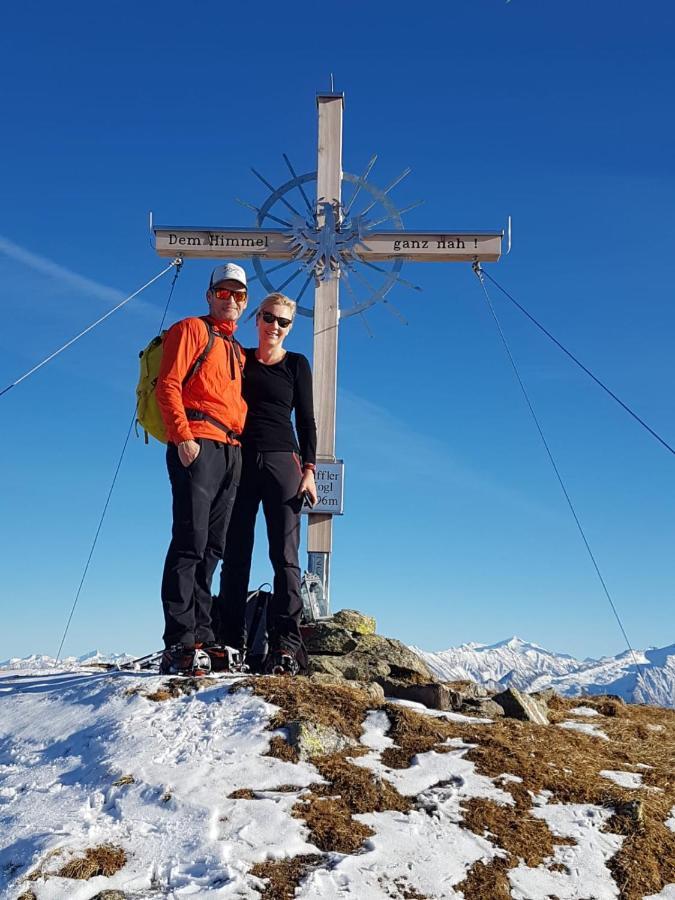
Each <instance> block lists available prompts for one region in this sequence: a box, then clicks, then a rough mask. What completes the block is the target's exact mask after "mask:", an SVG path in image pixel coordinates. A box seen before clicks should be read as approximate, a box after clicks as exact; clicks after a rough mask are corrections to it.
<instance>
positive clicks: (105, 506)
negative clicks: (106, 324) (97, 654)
mask: <svg viewBox="0 0 675 900" xmlns="http://www.w3.org/2000/svg"><path fill="white" fill-rule="evenodd" d="M171 266H175V267H176V271H175V273H174V276H173V280H172V282H171V288H170V289H169V297H168V299H167V301H166V306H165V307H164V313H163V314H162V321H161V322H160V323H159V330H158V333H159V334H161V333H162V328H163V327H164V321H165V319H166V316H167V313H168V311H169V304H170V303H171V298H172V297H173V289H174V287H175V286H176V281H177V280H178V276H179V275H180V270H181V268H182V266H183V260H182V258H181V257H176V259H174V261H173V262H172V263H171ZM171 266H169V267H168V268H167V269H165V270H164V272H168V270H169V269H170V268H171ZM164 272H162V273H160V274H162V275H163V274H164ZM158 277H159V276H158ZM153 280H154V279H153ZM151 283H152V282H148V284H151ZM146 287H147V285H146ZM129 299H130V298H129ZM111 312H114V310H111ZM137 412H138V403H137V404H136V406H135V407H134V414H133V416H132V418H131V422H130V423H129V428H128V429H127V436H126V438H125V439H124V444H123V446H122V452H121V453H120V457H119V459H118V460H117V466H116V468H115V474H114V475H113V478H112V482H111V484H110V490H109V491H108V496H107V497H106V500H105V503H104V504H103V512H102V513H101V518H100V519H99V522H98V527H97V528H96V533H95V535H94V540H93V541H92V544H91V549H90V550H89V556H88V557H87V562H86V564H85V566H84V571H83V573H82V578H81V579H80V584H79V587H78V589H77V593H76V594H75V600H74V601H73V606H72V608H71V610H70V615H69V616H68V621H67V622H66V627H65V630H64V632H63V637H62V638H61V643H60V644H59V650H58V653H57V654H56V661H57V662H58V661H59V660H60V659H61V650H62V649H63V644H64V642H65V640H66V637H67V635H68V629H69V628H70V623H71V622H72V619H73V614H74V612H75V607H76V606H77V601H78V600H79V599H80V594H81V592H82V587H83V586H84V581H85V578H86V577H87V572H88V571H89V564H90V563H91V559H92V557H93V555H94V550H95V549H96V544H97V542H98V536H99V534H100V533H101V528H102V527H103V520H104V519H105V514H106V512H107V511H108V506H109V504H110V498H111V497H112V493H113V490H114V489H115V484H116V482H117V476H118V475H119V471H120V468H121V467H122V460H123V459H124V454H125V453H126V449H127V444H128V443H129V438H130V437H131V429H132V428H133V427H134V422H135V421H136V414H137Z"/></svg>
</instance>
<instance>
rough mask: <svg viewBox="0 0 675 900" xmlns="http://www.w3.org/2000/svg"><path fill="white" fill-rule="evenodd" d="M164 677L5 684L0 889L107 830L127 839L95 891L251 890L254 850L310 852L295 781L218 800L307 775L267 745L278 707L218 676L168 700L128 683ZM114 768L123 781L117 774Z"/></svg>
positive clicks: (70, 887) (111, 836) (59, 861)
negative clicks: (270, 793) (124, 779)
mask: <svg viewBox="0 0 675 900" xmlns="http://www.w3.org/2000/svg"><path fill="white" fill-rule="evenodd" d="M163 681H164V679H162V678H159V677H156V676H146V677H142V676H141V677H139V676H138V675H127V674H125V673H117V674H112V675H111V674H109V673H105V674H95V675H89V676H87V677H82V676H81V675H80V676H78V675H75V674H73V675H65V676H60V677H46V678H22V679H20V680H19V681H18V682H13V683H12V687H11V692H10V693H5V694H4V696H3V701H2V702H3V719H2V723H3V725H2V728H3V731H2V733H1V734H0V785H1V787H2V791H3V796H2V812H3V819H4V827H3V834H4V837H5V838H7V837H8V836H9V840H4V841H3V843H4V844H5V846H4V848H3V849H2V850H0V894H2V889H3V887H15V888H16V887H18V886H19V883H20V880H21V878H22V877H23V876H25V875H26V874H27V873H28V872H30V871H32V870H33V869H34V868H35V867H36V866H38V865H39V864H40V862H41V861H42V860H44V859H45V857H46V856H47V854H48V853H49V852H50V851H52V850H57V849H61V850H62V851H63V852H64V854H63V855H62V856H61V857H60V858H58V857H55V858H54V866H53V868H51V867H50V870H51V871H55V870H56V869H58V868H59V867H60V865H63V862H64V861H65V859H67V858H68V855H72V854H77V853H81V852H82V851H83V850H85V849H86V848H87V847H92V846H95V845H98V844H101V843H106V842H109V843H112V844H114V845H116V846H121V847H123V848H124V849H125V850H126V852H127V854H128V861H127V864H126V865H125V866H124V868H123V869H122V870H120V872H119V873H117V874H116V875H113V876H112V877H111V878H107V879H100V882H101V883H100V884H98V881H99V880H97V885H96V886H97V889H98V890H101V889H103V887H105V888H106V889H114V888H118V889H126V890H131V889H133V890H136V891H144V890H149V889H150V888H151V887H153V886H155V887H157V886H160V887H161V888H162V890H166V891H167V892H168V891H174V890H175V891H181V890H187V891H189V892H192V893H194V892H195V891H213V890H214V888H215V887H216V886H217V885H219V884H222V885H225V884H227V885H228V886H229V887H230V889H231V890H232V891H233V892H234V893H237V892H239V893H238V896H240V897H256V896H258V892H257V891H254V890H253V889H252V887H251V879H250V877H249V876H248V870H249V869H250V867H251V865H252V864H253V863H254V862H261V861H263V860H265V859H268V858H278V857H285V856H293V855H295V854H298V853H308V852H315V849H316V848H314V847H313V845H312V844H309V843H308V842H307V840H306V836H307V829H306V827H305V826H304V824H303V823H302V822H301V821H300V820H298V819H294V818H293V817H292V816H291V815H290V810H291V807H292V806H293V804H294V803H295V802H296V800H297V796H298V794H297V792H296V793H291V792H289V793H280V794H278V795H277V796H276V797H275V798H274V799H262V800H256V801H247V800H231V799H228V795H229V794H230V793H231V792H232V791H233V790H236V789H237V788H244V787H251V788H259V789H273V788H275V787H278V786H280V785H284V784H290V785H294V786H297V788H298V789H301V788H304V787H306V786H307V785H309V784H310V783H311V782H312V781H316V780H317V775H318V773H317V772H316V771H315V770H314V769H313V767H310V766H308V765H305V764H298V765H294V764H292V763H287V762H283V761H281V760H278V759H275V758H272V757H267V756H265V755H264V754H265V752H266V751H267V748H268V747H269V741H270V738H271V732H269V731H267V730H266V729H267V726H268V724H269V721H270V715H271V713H272V712H273V711H274V707H272V706H270V705H269V704H266V703H265V702H264V701H262V700H260V699H259V698H257V697H253V696H251V695H250V693H249V692H247V691H239V692H236V693H234V694H230V693H229V689H230V685H229V684H228V683H227V681H226V679H221V680H220V683H218V684H217V685H215V686H213V687H209V688H204V689H202V690H200V691H199V692H198V693H197V694H195V695H193V696H191V697H184V698H182V699H180V700H173V701H171V702H164V703H161V702H160V703H154V702H152V701H150V700H148V699H146V698H145V697H143V696H141V695H140V694H138V693H135V694H134V693H130V689H131V690H136V689H137V688H143V689H145V690H156V689H157V688H158V687H160V685H161V684H162V683H163ZM3 684H5V680H3ZM10 728H11V730H8V729H10ZM121 775H131V776H132V777H133V779H134V781H133V783H131V784H126V785H118V786H116V785H114V784H113V782H115V781H116V780H118V779H119V777H120V776H121ZM29 798H30V799H31V802H27V800H28V799H29ZM32 887H33V890H34V891H35V893H36V894H37V896H38V898H39V900H63V898H64V897H68V898H69V900H70V898H72V900H77V898H78V897H81V898H84V897H90V896H92V887H93V882H88V883H84V884H83V885H79V884H75V883H73V882H72V881H70V880H67V879H63V878H58V877H54V876H52V877H50V878H49V879H48V880H45V881H40V880H38V881H36V882H34V883H32ZM96 892H97V891H94V892H93V893H96ZM17 893H18V891H17ZM214 896H215V895H214ZM223 896H224V895H223Z"/></svg>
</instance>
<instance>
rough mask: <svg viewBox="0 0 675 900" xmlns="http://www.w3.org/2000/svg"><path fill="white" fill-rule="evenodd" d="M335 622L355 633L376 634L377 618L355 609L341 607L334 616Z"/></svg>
mask: <svg viewBox="0 0 675 900" xmlns="http://www.w3.org/2000/svg"><path fill="white" fill-rule="evenodd" d="M333 622H335V623H336V624H337V625H341V626H342V628H346V629H347V631H351V632H353V633H354V634H375V619H374V618H373V616H364V615H363V613H360V612H357V611H356V610H355V609H341V610H339V612H336V613H335V615H334V616H333Z"/></svg>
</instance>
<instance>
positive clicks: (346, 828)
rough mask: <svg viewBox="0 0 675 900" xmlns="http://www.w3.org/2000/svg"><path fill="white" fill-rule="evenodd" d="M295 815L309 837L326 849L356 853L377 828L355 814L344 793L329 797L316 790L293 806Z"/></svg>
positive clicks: (327, 851) (325, 850)
mask: <svg viewBox="0 0 675 900" xmlns="http://www.w3.org/2000/svg"><path fill="white" fill-rule="evenodd" d="M292 815H293V816H294V817H295V818H296V819H302V820H303V821H304V822H305V824H306V825H307V827H308V828H309V832H310V840H311V841H312V843H313V844H315V845H316V846H317V847H318V848H319V850H323V851H324V852H325V853H356V852H357V851H358V850H360V849H361V845H362V844H363V842H364V841H365V839H366V838H369V837H371V836H372V835H373V834H375V832H374V831H373V829H372V828H369V827H368V825H364V824H363V823H362V822H357V821H356V820H355V819H353V818H352V810H351V809H350V808H349V806H348V805H347V803H346V802H345V801H344V800H343V799H342V797H326V796H320V795H317V794H315V793H314V792H313V791H312V792H310V793H309V794H307V795H305V796H304V797H303V798H302V800H301V801H300V802H299V803H297V804H296V805H295V806H294V807H293V811H292Z"/></svg>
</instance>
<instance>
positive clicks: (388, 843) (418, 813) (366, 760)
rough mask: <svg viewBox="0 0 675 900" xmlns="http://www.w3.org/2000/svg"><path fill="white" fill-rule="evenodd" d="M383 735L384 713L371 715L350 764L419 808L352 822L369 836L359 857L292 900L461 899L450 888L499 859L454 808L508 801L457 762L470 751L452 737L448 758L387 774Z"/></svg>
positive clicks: (434, 757) (326, 872) (322, 873)
mask: <svg viewBox="0 0 675 900" xmlns="http://www.w3.org/2000/svg"><path fill="white" fill-rule="evenodd" d="M388 729H389V719H388V717H387V715H386V714H382V713H379V714H378V713H370V714H369V715H368V718H367V720H366V727H365V730H364V731H365V733H364V738H362V743H364V744H365V745H366V746H367V747H370V748H372V750H371V752H370V753H369V754H367V755H366V756H362V757H355V758H353V760H352V762H353V763H354V764H355V765H360V766H364V767H365V768H369V769H371V770H372V771H374V772H375V773H376V774H377V775H378V777H380V778H383V779H385V780H387V781H389V782H390V783H391V784H392V785H393V786H394V787H395V788H396V789H397V790H398V791H399V792H400V793H401V794H403V795H405V796H416V797H417V802H416V805H417V807H418V808H417V809H415V810H412V811H411V812H409V813H401V812H382V813H368V814H365V815H358V816H355V818H356V819H357V820H358V821H360V822H363V823H364V824H366V825H369V826H370V827H371V828H372V829H374V831H375V834H374V835H373V837H371V838H369V839H368V840H367V841H366V842H365V847H364V850H363V852H361V853H358V854H355V855H353V856H346V857H344V858H342V859H340V860H339V861H338V862H337V864H336V865H334V866H333V867H332V868H330V869H327V868H322V869H319V870H316V871H315V872H313V873H312V874H310V875H309V877H308V878H307V879H306V881H305V882H304V883H303V885H302V887H301V888H300V890H299V891H298V892H297V893H296V898H304V900H323V898H325V900H329V898H330V900H336V898H341V897H358V898H359V900H361V898H363V900H388V898H391V897H392V896H401V895H403V896H405V893H404V890H405V888H409V889H412V890H414V891H417V892H419V893H421V894H424V895H425V896H428V897H434V898H437V900H446V898H447V900H450V898H458V897H459V896H460V895H459V894H458V893H457V892H456V891H455V890H454V886H455V885H457V884H459V882H461V881H463V880H464V879H465V878H466V875H467V872H468V870H469V868H470V867H471V866H472V865H473V864H474V863H476V862H478V860H483V861H485V862H487V861H488V860H490V859H492V858H494V857H495V856H497V855H502V853H503V851H501V850H498V849H497V848H495V847H494V846H493V845H492V844H490V843H489V841H488V840H486V839H485V838H482V837H479V836H478V835H476V834H473V833H472V832H470V831H468V830H467V829H465V828H462V827H461V824H460V822H461V819H462V814H461V810H460V803H461V801H462V800H465V799H467V798H469V797H486V798H489V799H491V800H494V801H495V802H497V803H504V804H507V803H508V804H513V802H514V801H513V798H512V797H511V795H510V794H508V793H506V792H505V791H502V790H501V789H500V788H497V787H495V785H494V782H493V781H492V780H491V779H489V778H487V777H485V776H483V775H479V774H478V773H476V771H475V766H474V764H473V763H471V762H469V761H468V760H465V759H464V758H463V757H464V755H465V754H466V752H467V750H469V749H470V745H468V744H466V743H464V742H463V741H461V740H459V739H454V740H453V741H448V743H447V746H448V747H452V748H453V749H452V750H451V751H450V752H448V753H438V752H435V751H430V752H428V753H421V754H419V755H418V756H415V757H414V759H413V761H412V765H411V766H410V768H408V769H390V768H388V767H387V766H385V765H384V764H383V763H382V761H381V759H380V755H381V749H384V747H385V746H391V742H390V741H391V739H390V738H388V737H387V735H386V732H387V731H388ZM378 732H379V733H378ZM387 742H390V743H387ZM450 847H451V848H452V852H451V853H450V852H448V848H450Z"/></svg>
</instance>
